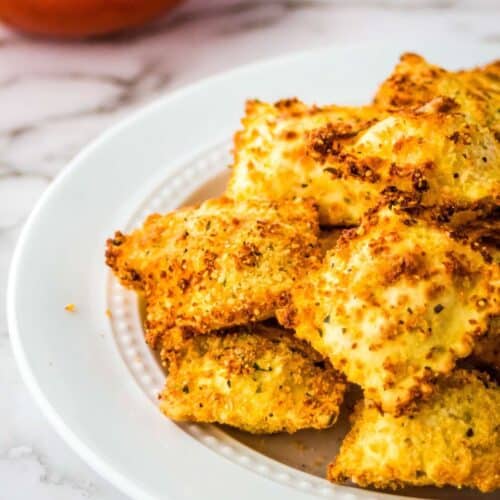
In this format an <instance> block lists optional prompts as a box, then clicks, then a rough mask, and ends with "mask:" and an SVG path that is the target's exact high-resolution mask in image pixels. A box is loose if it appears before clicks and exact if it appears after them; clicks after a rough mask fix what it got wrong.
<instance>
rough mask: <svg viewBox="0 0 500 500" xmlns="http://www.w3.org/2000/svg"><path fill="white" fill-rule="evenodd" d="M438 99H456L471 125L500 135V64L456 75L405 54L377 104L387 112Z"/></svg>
mask: <svg viewBox="0 0 500 500" xmlns="http://www.w3.org/2000/svg"><path fill="white" fill-rule="evenodd" d="M437 96H443V97H448V98H451V99H453V100H454V101H456V102H457V104H458V105H459V106H460V108H461V110H462V112H463V113H464V114H465V116H466V117H467V118H468V120H469V121H473V122H476V123H478V124H480V125H482V126H486V127H489V128H491V129H492V130H493V132H499V133H500V60H497V61H494V62H492V63H490V64H487V65H486V66H483V67H481V68H474V69H471V70H465V71H457V72H453V71H447V70H445V69H443V68H440V67H439V66H435V65H433V64H430V63H429V62H427V61H426V60H425V59H424V58H423V57H421V56H419V55H417V54H411V53H406V54H403V55H402V56H401V60H400V62H399V64H398V65H397V66H396V67H395V68H394V71H393V73H392V74H391V75H390V76H389V77H388V78H387V80H385V81H384V82H383V83H382V85H381V86H380V88H379V90H378V92H377V94H376V96H375V99H374V104H375V106H378V107H380V108H381V109H383V110H395V109H400V108H406V107H419V106H422V105H423V104H425V103H426V102H428V101H430V100H431V99H433V98H434V97H437Z"/></svg>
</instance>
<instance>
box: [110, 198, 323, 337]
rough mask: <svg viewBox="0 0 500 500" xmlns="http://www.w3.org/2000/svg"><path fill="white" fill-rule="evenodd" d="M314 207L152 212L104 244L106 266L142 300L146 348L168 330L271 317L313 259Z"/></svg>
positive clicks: (207, 205)
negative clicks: (140, 224)
mask: <svg viewBox="0 0 500 500" xmlns="http://www.w3.org/2000/svg"><path fill="white" fill-rule="evenodd" d="M318 234H319V227H318V216H317V208H316V205H315V203H314V202H312V201H311V200H304V201H288V202H284V203H276V202H266V201H242V202H240V203H236V202H233V201H231V200H228V199H226V198H220V199H215V200H209V201H206V202H204V203H203V204H201V205H200V206H199V207H196V208H183V209H180V210H177V211H175V212H172V213H170V214H167V215H159V214H155V215H151V216H150V217H148V219H147V220H146V222H145V223H144V226H143V227H142V228H140V229H137V230H136V231H133V232H132V233H131V234H129V235H124V234H122V233H117V234H116V235H115V237H114V238H113V239H110V240H108V243H107V253H106V259H107V260H106V261H107V264H108V265H109V266H110V267H111V268H112V269H113V271H114V273H115V274H116V276H117V277H118V278H119V279H120V280H121V282H122V283H123V284H124V285H125V286H128V287H130V288H133V289H135V290H139V291H142V292H143V293H144V296H145V299H146V303H147V306H146V321H145V328H146V336H147V339H148V341H149V342H150V344H151V345H154V344H155V342H156V341H157V339H158V337H159V336H160V335H161V334H162V333H163V332H165V331H166V330H168V329H169V328H173V327H174V326H178V327H182V328H185V329H187V330H189V331H191V332H198V333H207V332H210V331H212V330H216V329H219V328H224V327H228V326H232V325H239V324H245V323H249V322H253V321H260V320H263V319H266V318H269V317H271V316H273V314H274V311H275V309H276V307H278V306H279V305H280V304H281V302H282V294H283V293H284V292H286V291H288V290H289V288H290V287H291V286H292V285H293V283H294V282H295V281H296V280H297V279H298V278H299V277H300V276H301V275H302V274H303V273H305V272H307V271H308V270H309V269H310V268H311V267H312V266H314V265H316V264H317V260H318V258H319V257H320V253H321V250H320V247H319V243H318Z"/></svg>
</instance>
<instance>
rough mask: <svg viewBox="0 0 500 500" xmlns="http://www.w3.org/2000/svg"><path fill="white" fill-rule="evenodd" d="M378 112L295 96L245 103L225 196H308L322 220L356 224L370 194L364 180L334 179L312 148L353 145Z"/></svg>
mask: <svg viewBox="0 0 500 500" xmlns="http://www.w3.org/2000/svg"><path fill="white" fill-rule="evenodd" d="M381 114H383V113H381V112H380V111H378V110H375V109H372V108H370V107H359V108H357V107H340V106H325V107H318V106H307V105H306V104H304V103H302V102H300V101H299V100H297V99H287V100H282V101H279V102H277V103H276V104H269V103H265V102H261V101H255V100H254V101H248V102H247V105H246V115H245V117H244V118H243V120H242V124H243V129H242V130H240V131H239V132H237V133H236V135H235V138H234V164H233V166H232V175H231V179H230V181H229V186H228V189H227V195H228V196H229V197H231V198H235V199H239V200H241V199H247V198H265V199H271V200H280V199H289V198H294V197H296V196H301V197H303V196H311V197H313V198H315V199H316V200H317V201H318V202H319V205H320V219H321V223H322V224H330V225H345V224H352V223H354V222H356V221H357V220H358V219H359V218H360V217H361V215H362V213H363V211H364V206H365V203H363V200H364V196H365V195H366V196H368V194H366V193H365V191H366V189H365V188H364V187H363V186H364V184H365V183H364V182H363V181H362V180H360V179H353V180H352V181H351V182H347V183H346V182H344V181H343V180H342V179H339V178H337V176H336V174H335V170H334V169H332V168H331V166H330V165H329V164H328V163H325V162H323V161H318V160H317V159H316V158H315V156H314V152H315V150H321V151H323V150H326V149H334V148H340V147H341V145H342V144H352V143H353V142H354V141H355V140H356V137H357V136H358V134H359V133H360V132H361V131H362V130H365V129H366V128H367V127H369V126H370V125H371V124H373V123H374V122H376V121H377V120H378V119H379V118H380V116H381ZM323 136H324V139H325V140H324V142H323V139H322V137H323ZM312 140H313V143H312V144H311V141H312ZM311 152H312V153H313V154H311ZM339 208H340V211H339V210H338V209H339Z"/></svg>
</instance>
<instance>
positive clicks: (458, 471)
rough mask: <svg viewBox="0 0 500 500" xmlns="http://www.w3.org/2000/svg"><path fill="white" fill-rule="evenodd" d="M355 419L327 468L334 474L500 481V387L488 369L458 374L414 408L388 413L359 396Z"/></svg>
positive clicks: (390, 481) (376, 479) (398, 480)
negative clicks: (486, 373)
mask: <svg viewBox="0 0 500 500" xmlns="http://www.w3.org/2000/svg"><path fill="white" fill-rule="evenodd" d="M352 422H353V425H352V428H351V430H350V432H349V433H348V434H347V436H346V438H345V439H344V442H343V443H342V446H341V449H340V452H339V454H338V456H337V457H336V459H335V461H334V462H333V463H332V464H331V465H330V466H329V468H328V478H329V479H330V480H331V481H334V482H345V481H347V480H351V481H353V482H354V483H356V484H358V485H360V486H374V487H375V488H392V489H396V488H400V487H403V486H407V485H416V486H424V485H435V486H440V487H441V486H445V485H451V486H456V487H458V488H461V487H470V488H477V489H478V490H480V491H482V492H489V491H494V490H495V489H498V488H500V460H499V457H500V388H499V387H498V386H497V385H496V384H495V383H494V382H492V381H491V380H489V379H488V378H487V377H485V376H483V375H480V374H478V373H474V372H466V371H462V370H460V371H457V372H455V373H453V374H452V375H450V376H449V377H447V378H445V379H443V380H441V381H440V382H439V384H438V388H437V391H436V393H435V394H434V396H433V397H432V399H430V400H429V401H426V402H421V403H420V404H419V406H418V408H417V409H416V411H415V412H414V413H412V414H411V415H404V416H400V417H395V416H393V415H389V414H385V415H384V414H381V413H380V412H379V411H378V409H377V408H375V407H373V406H370V405H369V404H366V402H363V401H361V402H360V403H359V404H358V406H357V407H356V410H355V413H354V415H353V416H352Z"/></svg>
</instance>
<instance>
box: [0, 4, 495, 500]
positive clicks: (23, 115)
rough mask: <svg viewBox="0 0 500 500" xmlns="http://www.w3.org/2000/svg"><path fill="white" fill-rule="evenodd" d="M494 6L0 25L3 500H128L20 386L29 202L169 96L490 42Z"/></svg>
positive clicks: (274, 9) (216, 12) (284, 7)
mask: <svg viewBox="0 0 500 500" xmlns="http://www.w3.org/2000/svg"><path fill="white" fill-rule="evenodd" d="M499 18H500V3H499V2H498V1H497V0H491V1H485V0H483V1H460V0H399V1H398V0H373V1H368V0H366V1H363V0H352V1H341V0H338V1H336V0H332V1H329V2H328V1H323V2H320V1H307V0H281V1H279V0H278V1H265V0H263V1H248V0H233V1H229V0H211V1H210V2H206V1H203V0H193V1H189V2H187V3H185V4H184V5H183V6H182V7H181V8H179V9H178V10H177V11H175V12H173V13H172V14H170V15H168V16H166V17H165V18H163V19H161V20H158V21H157V22H156V23H155V24H153V25H151V26H149V27H148V29H145V30H141V31H137V32H134V33H131V34H128V35H120V36H115V37H113V38H110V39H107V40H101V41H87V42H76V43H75V42H72V43H69V42H55V41H46V40H39V39H36V40H35V39H32V38H27V37H23V36H20V35H18V34H15V33H12V32H10V31H8V30H7V29H4V28H0V110H1V112H0V415H2V417H1V424H0V500H18V499H19V500H21V499H22V500H26V499H36V500H58V499H61V500H62V499H64V500H76V499H81V498H91V499H94V500H115V499H123V498H125V497H124V496H123V495H122V494H121V493H119V492H118V491H117V490H116V489H115V488H114V487H112V486H111V485H110V484H108V483H107V482H106V481H105V480H103V479H101V478H100V477H99V476H98V475H97V474H95V473H94V472H93V471H92V470H91V469H90V468H89V467H88V466H87V465H86V464H85V463H83V462H82V461H81V460H80V459H79V458H78V457H77V456H76V454H75V453H74V452H73V451H71V450H70V449H69V448H68V447H67V445H66V444H64V443H63V442H62V440H61V439H60V438H59V437H58V436H57V435H56V434H55V433H54V431H53V430H52V429H51V428H50V426H49V425H48V423H47V422H46V420H45V418H44V417H43V415H42V414H41V413H40V411H39V409H38V408H37V407H36V406H35V404H34V402H33V401H32V399H31V397H30V395H29V394H28V392H27V390H26V388H25V387H24V385H23V382H22V381H21V378H20V375H19V372H18V370H17V367H16V364H15V361H14V359H13V355H12V352H11V347H10V341H9V336H8V332H7V327H6V318H5V306H4V304H5V288H6V278H7V274H8V269H9V261H10V258H11V255H12V252H13V249H14V246H15V243H16V239H17V236H18V234H19V230H20V228H21V227H22V225H23V223H24V221H25V220H26V217H27V215H28V214H29V212H30V210H31V209H32V207H33V204H34V203H35V202H36V200H37V199H38V198H39V196H40V195H41V194H42V193H43V191H44V190H45V188H46V187H47V186H48V184H49V183H50V182H51V181H52V179H53V178H54V176H56V175H57V173H58V172H59V171H60V169H61V168H62V167H63V166H64V165H65V164H66V163H67V162H68V160H70V159H71V158H72V157H73V156H74V155H75V154H76V153H77V152H78V151H79V150H80V149H81V148H82V147H84V146H85V145H86V144H87V143H88V142H89V141H90V140H92V139H93V138H94V137H96V136H97V135H98V134H99V133H100V132H101V131H102V130H104V129H105V128H107V127H108V126H110V125H111V124H113V123H115V122H117V121H118V120H120V119H121V118H122V117H124V116H126V115H128V114H129V113H130V112H131V111H132V110H134V109H136V108H137V107H139V106H141V105H142V104H144V103H146V102H148V101H151V100H152V99H154V98H155V97H157V96H159V95H163V94H165V93H167V92H170V91H171V90H172V89H174V88H177V87H179V86H181V85H184V84H186V83H188V82H191V81H194V80H197V79H199V78H202V77H204V76H207V75H210V74H212V73H215V72H219V71H222V70H225V69H227V68H230V67H233V66H235V65H239V64H243V63H246V62H250V61H253V60H257V59H261V58H265V57H271V56H275V55H278V54H282V53H287V52H292V51H295V50H300V49H307V48H314V47H320V46H323V45H326V44H331V43H340V44H345V43H359V42H370V41H377V42H380V41H393V42H394V43H397V44H399V45H400V46H401V47H402V50H404V48H405V47H409V46H411V42H412V41H413V40H421V39H422V37H425V40H426V41H427V40H436V43H439V39H441V38H443V37H446V38H450V37H452V38H455V39H460V40H461V41H473V42H477V41H482V42H486V43H490V44H496V45H497V46H498V48H499V56H500V28H499V24H498V19H499Z"/></svg>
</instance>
